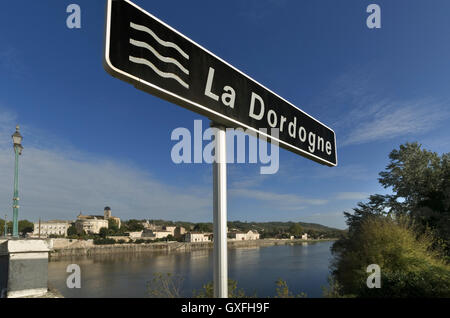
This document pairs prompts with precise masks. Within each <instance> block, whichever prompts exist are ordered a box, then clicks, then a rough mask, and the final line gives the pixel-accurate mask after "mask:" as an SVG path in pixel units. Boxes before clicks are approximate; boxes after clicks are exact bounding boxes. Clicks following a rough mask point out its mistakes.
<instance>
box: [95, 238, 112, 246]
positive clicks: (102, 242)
mask: <svg viewBox="0 0 450 318" xmlns="http://www.w3.org/2000/svg"><path fill="white" fill-rule="evenodd" d="M115 243H116V241H115V240H114V239H110V238H95V239H94V244H95V245H107V244H115Z"/></svg>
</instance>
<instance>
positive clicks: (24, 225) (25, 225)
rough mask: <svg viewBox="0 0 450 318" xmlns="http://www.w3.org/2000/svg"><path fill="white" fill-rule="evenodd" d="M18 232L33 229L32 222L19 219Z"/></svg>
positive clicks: (27, 231)
mask: <svg viewBox="0 0 450 318" xmlns="http://www.w3.org/2000/svg"><path fill="white" fill-rule="evenodd" d="M18 228H19V233H22V234H23V235H25V234H26V233H31V232H33V231H34V224H33V223H32V222H30V221H28V220H20V221H19V224H18Z"/></svg>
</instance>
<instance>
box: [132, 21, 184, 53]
mask: <svg viewBox="0 0 450 318" xmlns="http://www.w3.org/2000/svg"><path fill="white" fill-rule="evenodd" d="M130 27H132V28H133V29H135V30H138V31H142V32H145V33H148V34H150V35H151V36H152V37H153V38H154V39H155V40H156V41H157V42H158V43H159V44H161V45H162V46H165V47H171V48H174V49H175V50H177V51H178V52H179V53H180V54H181V55H183V57H184V58H185V59H187V60H189V55H187V54H186V53H185V52H184V51H183V50H182V49H180V47H179V46H178V45H176V44H175V43H172V42H168V41H164V40H161V39H160V38H159V37H158V36H157V35H156V34H155V33H154V32H153V31H152V30H150V29H149V28H147V27H145V26H143V25H139V24H135V23H133V22H130Z"/></svg>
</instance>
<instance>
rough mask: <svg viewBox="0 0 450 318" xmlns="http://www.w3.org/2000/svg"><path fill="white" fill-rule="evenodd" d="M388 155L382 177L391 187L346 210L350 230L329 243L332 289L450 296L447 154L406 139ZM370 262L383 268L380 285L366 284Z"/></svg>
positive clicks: (363, 294) (350, 292)
mask: <svg viewBox="0 0 450 318" xmlns="http://www.w3.org/2000/svg"><path fill="white" fill-rule="evenodd" d="M389 159H390V162H389V164H388V165H387V167H386V169H385V170H384V171H382V172H380V174H379V176H380V178H379V179H378V180H379V182H380V184H381V185H382V186H383V187H385V188H390V189H391V190H392V194H389V195H380V194H375V195H372V196H370V198H369V201H368V202H366V203H362V202H360V203H358V204H357V207H356V208H354V209H353V213H349V212H345V213H344V215H345V217H346V219H347V224H348V226H349V229H348V233H347V235H346V236H345V237H342V238H341V239H340V240H338V241H336V242H335V243H334V245H333V247H332V253H333V257H334V259H333V261H332V265H331V270H332V277H331V289H330V293H329V294H330V295H331V296H333V297H342V296H344V297H450V266H449V261H450V153H446V154H443V155H441V156H439V155H438V154H437V153H434V152H430V151H427V150H424V149H422V148H421V145H419V144H418V143H407V144H405V145H401V146H400V148H399V149H398V150H397V149H395V150H393V151H392V152H391V153H390V155H389ZM371 264H376V265H378V266H379V268H380V273H379V276H378V277H379V281H378V282H379V285H378V286H375V287H379V288H369V287H368V286H367V279H368V276H369V274H368V273H367V267H368V266H369V265H371ZM374 282H375V283H376V279H375V278H374V280H373V281H372V283H374ZM369 285H370V284H369Z"/></svg>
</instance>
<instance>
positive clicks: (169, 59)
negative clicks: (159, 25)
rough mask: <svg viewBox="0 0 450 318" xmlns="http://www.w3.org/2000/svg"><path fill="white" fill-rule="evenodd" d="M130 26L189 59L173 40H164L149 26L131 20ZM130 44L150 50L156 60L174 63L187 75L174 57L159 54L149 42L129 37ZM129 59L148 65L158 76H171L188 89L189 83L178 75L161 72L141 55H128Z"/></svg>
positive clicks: (186, 71)
mask: <svg viewBox="0 0 450 318" xmlns="http://www.w3.org/2000/svg"><path fill="white" fill-rule="evenodd" d="M130 27H131V28H133V29H135V30H138V31H142V32H145V33H147V34H149V35H151V36H152V37H153V38H154V39H155V40H156V42H158V43H159V44H160V45H162V46H164V47H169V48H173V49H175V50H177V51H178V53H180V54H181V55H182V56H183V57H184V58H186V59H188V60H189V55H187V54H186V53H185V52H184V51H183V50H182V49H181V48H180V47H179V46H178V45H176V44H175V43H173V42H169V41H164V40H162V39H161V38H159V37H158V36H157V35H156V34H155V32H153V31H152V30H150V29H149V28H147V27H145V26H143V25H139V24H135V23H133V22H130ZM130 44H131V45H133V46H136V47H140V48H144V49H146V50H148V51H150V52H151V53H152V54H153V55H154V56H155V57H156V58H157V59H158V60H160V61H161V62H164V63H170V64H173V65H176V66H177V67H178V68H179V69H180V70H181V71H182V72H183V73H184V74H186V75H189V71H188V70H187V69H186V68H185V67H184V66H183V65H182V64H181V63H180V62H179V61H178V60H176V59H175V58H173V57H168V56H163V55H161V54H160V53H159V52H158V51H157V50H156V49H155V48H154V47H153V46H151V45H150V44H148V43H146V42H143V41H138V40H135V39H131V38H130ZM128 58H129V60H130V61H131V62H133V63H136V64H142V65H146V66H148V67H150V68H151V69H152V70H153V71H154V72H155V73H156V74H158V75H159V76H161V77H163V78H171V79H174V80H176V81H177V82H178V83H179V84H180V85H182V86H183V87H185V88H187V89H189V85H188V84H187V83H186V82H184V81H183V80H182V79H181V78H180V77H179V76H178V75H176V74H173V73H168V72H163V71H161V70H160V69H158V68H157V67H156V66H155V64H153V63H152V62H150V61H149V60H147V59H145V58H142V57H135V56H131V55H130V56H129V57H128Z"/></svg>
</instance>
